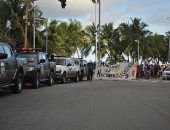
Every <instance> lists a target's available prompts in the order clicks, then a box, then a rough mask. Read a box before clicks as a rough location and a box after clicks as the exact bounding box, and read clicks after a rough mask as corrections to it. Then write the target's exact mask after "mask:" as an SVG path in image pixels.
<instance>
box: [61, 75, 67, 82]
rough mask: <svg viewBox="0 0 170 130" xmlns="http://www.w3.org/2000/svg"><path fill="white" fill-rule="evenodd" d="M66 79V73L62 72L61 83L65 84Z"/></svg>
mask: <svg viewBox="0 0 170 130" xmlns="http://www.w3.org/2000/svg"><path fill="white" fill-rule="evenodd" d="M66 81H67V79H66V74H65V73H64V74H63V75H62V79H61V82H62V83H63V84H65V83H66Z"/></svg>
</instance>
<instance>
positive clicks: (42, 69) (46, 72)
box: [16, 51, 56, 88]
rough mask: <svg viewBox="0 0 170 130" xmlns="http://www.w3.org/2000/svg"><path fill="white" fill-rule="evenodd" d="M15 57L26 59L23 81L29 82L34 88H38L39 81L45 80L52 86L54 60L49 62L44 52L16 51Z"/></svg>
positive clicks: (54, 69) (54, 68) (54, 67)
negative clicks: (25, 72)
mask: <svg viewBox="0 0 170 130" xmlns="http://www.w3.org/2000/svg"><path fill="white" fill-rule="evenodd" d="M16 57H17V58H26V59H27V74H26V75H25V76H24V81H25V83H31V84H32V86H33V87H34V88H38V87H39V85H40V82H43V81H46V83H48V85H50V86H52V85H53V84H54V83H55V81H54V74H55V71H56V64H55V62H50V61H49V60H48V57H47V55H46V53H44V52H39V51H18V52H17V53H16Z"/></svg>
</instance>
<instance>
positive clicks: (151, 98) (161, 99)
mask: <svg viewBox="0 0 170 130" xmlns="http://www.w3.org/2000/svg"><path fill="white" fill-rule="evenodd" d="M151 99H152V100H167V101H170V99H169V98H151Z"/></svg>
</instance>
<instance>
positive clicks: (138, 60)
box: [135, 40, 139, 64]
mask: <svg viewBox="0 0 170 130" xmlns="http://www.w3.org/2000/svg"><path fill="white" fill-rule="evenodd" d="M135 42H137V44H138V64H139V40H135Z"/></svg>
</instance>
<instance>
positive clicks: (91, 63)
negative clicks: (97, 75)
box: [87, 60, 94, 81]
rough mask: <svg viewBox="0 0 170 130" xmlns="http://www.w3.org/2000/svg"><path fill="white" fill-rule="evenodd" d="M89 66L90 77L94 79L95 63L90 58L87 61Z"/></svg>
mask: <svg viewBox="0 0 170 130" xmlns="http://www.w3.org/2000/svg"><path fill="white" fill-rule="evenodd" d="M87 67H88V79H89V80H91V81H92V79H93V68H94V63H93V62H92V61H91V60H90V61H89V62H88V63H87Z"/></svg>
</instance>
